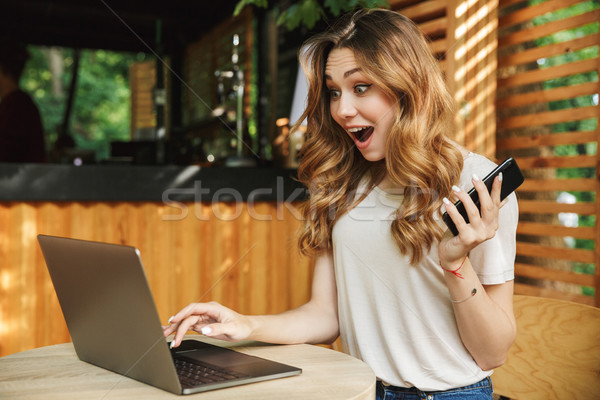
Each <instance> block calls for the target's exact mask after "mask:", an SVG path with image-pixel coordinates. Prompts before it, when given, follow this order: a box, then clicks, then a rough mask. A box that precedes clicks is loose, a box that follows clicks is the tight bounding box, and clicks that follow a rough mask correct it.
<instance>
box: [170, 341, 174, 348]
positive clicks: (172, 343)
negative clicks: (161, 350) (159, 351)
mask: <svg viewBox="0 0 600 400" xmlns="http://www.w3.org/2000/svg"><path fill="white" fill-rule="evenodd" d="M173 347H175V340H172V341H171V344H170V345H169V348H170V349H172V348H173Z"/></svg>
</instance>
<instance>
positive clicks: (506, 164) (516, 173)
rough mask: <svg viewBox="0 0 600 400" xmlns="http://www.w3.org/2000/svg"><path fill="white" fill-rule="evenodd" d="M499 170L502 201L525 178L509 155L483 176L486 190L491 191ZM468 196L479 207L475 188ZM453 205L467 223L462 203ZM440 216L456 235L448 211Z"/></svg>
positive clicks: (456, 231)
mask: <svg viewBox="0 0 600 400" xmlns="http://www.w3.org/2000/svg"><path fill="white" fill-rule="evenodd" d="M500 172H502V189H501V190H500V200H501V201H502V200H504V199H505V198H506V196H508V195H509V194H511V193H512V192H514V191H515V190H516V189H517V188H518V187H519V186H521V184H522V183H523V181H524V180H525V178H523V174H522V173H521V170H520V169H519V166H518V165H517V162H516V161H515V160H514V159H513V158H512V157H509V158H507V159H506V160H504V161H503V162H502V163H501V164H500V165H498V166H497V167H496V168H494V170H493V171H492V172H490V173H489V174H488V175H487V176H486V177H485V178H483V183H485V186H486V187H487V189H488V192H491V191H492V184H493V183H494V178H496V176H498V174H499V173H500ZM469 196H470V197H471V199H472V200H473V203H475V205H476V206H477V208H479V209H480V207H481V205H480V204H479V194H478V193H477V190H475V188H473V189H471V190H469ZM454 205H455V206H456V209H457V210H458V212H459V213H460V215H462V216H463V218H464V219H465V221H466V222H467V223H469V217H468V216H467V210H465V206H464V204H463V203H462V202H461V201H460V200H459V201H457V202H456V203H454ZM480 210H481V209H480ZM442 218H443V220H444V222H445V223H446V225H448V228H450V232H452V234H453V235H454V236H456V235H458V230H457V229H456V225H454V222H453V221H452V218H450V215H448V213H447V212H445V213H444V215H443V216H442Z"/></svg>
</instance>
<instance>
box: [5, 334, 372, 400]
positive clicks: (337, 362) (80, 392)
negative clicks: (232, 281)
mask: <svg viewBox="0 0 600 400" xmlns="http://www.w3.org/2000/svg"><path fill="white" fill-rule="evenodd" d="M196 337H197V336H196ZM191 338H194V336H193V335H192V336H188V337H186V339H191ZM218 344H219V345H224V346H227V347H231V348H234V349H235V350H237V351H241V352H244V353H247V354H251V355H256V356H259V357H264V358H267V359H270V360H274V361H279V362H283V363H287V364H290V365H293V366H295V367H299V368H302V374H301V375H298V376H293V377H288V378H282V379H276V380H271V381H266V382H259V383H252V384H248V385H243V386H238V387H233V388H226V389H220V390H215V391H210V392H205V393H199V394H194V395H186V396H185V397H182V396H177V395H174V394H172V393H169V392H165V391H163V390H161V389H157V388H155V387H153V386H149V385H146V384H144V383H141V382H138V381H135V380H133V379H129V378H127V377H124V376H121V375H118V374H115V373H113V372H110V371H107V370H105V369H102V368H99V367H96V366H94V365H91V364H88V363H86V362H83V361H80V360H79V359H78V358H77V356H76V354H75V351H74V349H73V345H72V344H71V343H65V344H58V345H54V346H48V347H42V348H38V349H33V350H28V351H24V352H21V353H16V354H12V355H9V356H5V357H2V358H0V399H20V400H22V399H44V400H51V399H60V400H64V399H105V400H109V399H128V400H129V399H175V398H179V399H181V398H184V399H196V398H198V399H211V400H212V399H215V400H221V399H236V400H237V399H244V400H246V399H260V400H264V399H302V400H306V399H311V400H317V399H340V400H341V399H343V400H348V399H369V400H372V399H374V398H375V375H374V374H373V372H372V371H371V369H370V368H369V367H368V366H367V365H366V364H365V363H363V362H362V361H360V360H357V359H355V358H353V357H350V356H348V355H346V354H343V353H340V352H337V351H334V350H330V349H326V348H323V347H319V346H311V345H304V344H302V345H285V346H284V345H265V344H261V343H248V342H246V343H226V342H218Z"/></svg>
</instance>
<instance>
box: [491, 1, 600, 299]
mask: <svg viewBox="0 0 600 400" xmlns="http://www.w3.org/2000/svg"><path fill="white" fill-rule="evenodd" d="M499 11H500V15H499V47H498V91H497V92H498V98H497V107H498V129H497V149H498V155H499V157H505V156H508V155H512V156H513V157H515V159H516V160H517V162H518V163H519V165H520V166H521V169H522V170H523V172H524V174H525V176H526V181H525V183H524V184H523V186H522V187H521V189H520V190H519V191H518V194H519V197H520V200H519V205H520V212H521V215H520V222H519V227H518V230H517V234H518V237H517V263H516V265H515V272H516V274H517V279H516V285H515V291H516V292H517V293H520V294H529V295H536V296H545V297H553V298H558V299H563V300H571V301H577V302H581V303H585V304H590V305H596V306H600V268H599V265H600V252H599V250H598V243H599V239H600V230H599V227H598V218H597V216H598V214H599V211H600V208H599V207H600V198H599V195H600V183H599V178H600V175H599V172H598V165H600V164H599V161H600V159H599V158H598V151H597V148H598V140H599V138H600V136H599V133H600V128H599V126H598V120H599V117H600V108H599V107H598V93H600V84H599V83H598V75H599V71H600V69H599V66H600V63H599V62H600V58H599V56H598V49H599V47H600V46H599V45H600V33H599V30H598V29H599V27H598V25H599V22H598V21H599V16H600V8H599V6H598V2H590V1H580V0H579V1H578V0H568V1H557V0H546V1H536V2H528V1H519V0H504V1H501V2H500V10H499Z"/></svg>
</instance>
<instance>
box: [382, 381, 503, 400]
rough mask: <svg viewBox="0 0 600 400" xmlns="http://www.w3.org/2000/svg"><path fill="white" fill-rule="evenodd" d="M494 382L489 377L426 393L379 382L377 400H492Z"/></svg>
mask: <svg viewBox="0 0 600 400" xmlns="http://www.w3.org/2000/svg"><path fill="white" fill-rule="evenodd" d="M493 391H494V389H493V388H492V380H491V379H490V378H489V377H488V378H485V379H483V380H482V381H479V382H477V383H474V384H472V385H469V386H463V387H459V388H456V389H449V390H444V391H441V392H437V391H433V392H424V391H421V390H419V389H417V388H414V387H413V388H402V387H397V386H385V385H384V384H383V383H381V381H377V388H376V399H377V400H463V399H464V400H492V399H493V397H492V392H493Z"/></svg>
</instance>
